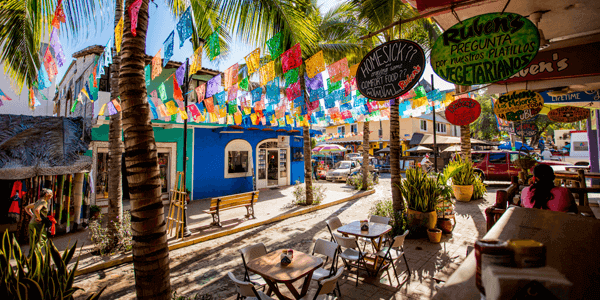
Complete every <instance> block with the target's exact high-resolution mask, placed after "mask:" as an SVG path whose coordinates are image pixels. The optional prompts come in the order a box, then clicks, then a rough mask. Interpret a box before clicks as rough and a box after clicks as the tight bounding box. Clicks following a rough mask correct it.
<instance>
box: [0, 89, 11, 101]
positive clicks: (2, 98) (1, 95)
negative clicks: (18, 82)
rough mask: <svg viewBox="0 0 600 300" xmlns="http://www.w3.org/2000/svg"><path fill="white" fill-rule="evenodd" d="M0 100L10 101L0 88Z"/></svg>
mask: <svg viewBox="0 0 600 300" xmlns="http://www.w3.org/2000/svg"><path fill="white" fill-rule="evenodd" d="M0 100H3V101H11V100H12V99H11V98H10V97H8V96H7V95H6V94H5V93H4V92H3V91H2V90H1V89H0Z"/></svg>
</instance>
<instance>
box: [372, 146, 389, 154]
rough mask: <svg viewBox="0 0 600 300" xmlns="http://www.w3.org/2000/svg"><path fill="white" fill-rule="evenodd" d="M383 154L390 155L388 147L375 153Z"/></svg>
mask: <svg viewBox="0 0 600 300" xmlns="http://www.w3.org/2000/svg"><path fill="white" fill-rule="evenodd" d="M383 153H390V147H385V148H383V149H381V150H379V151H377V152H375V154H383Z"/></svg>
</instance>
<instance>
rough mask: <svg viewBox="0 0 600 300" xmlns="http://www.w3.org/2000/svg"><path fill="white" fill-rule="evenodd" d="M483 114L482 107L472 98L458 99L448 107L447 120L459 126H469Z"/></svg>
mask: <svg viewBox="0 0 600 300" xmlns="http://www.w3.org/2000/svg"><path fill="white" fill-rule="evenodd" d="M480 114H481V105H480V104H479V102H477V101H476V100H473V99H471V98H461V99H458V100H456V101H454V102H452V103H450V105H448V106H447V107H446V120H448V122H450V123H451V124H454V125H457V126H463V125H469V124H471V123H473V122H475V120H477V118H479V115H480Z"/></svg>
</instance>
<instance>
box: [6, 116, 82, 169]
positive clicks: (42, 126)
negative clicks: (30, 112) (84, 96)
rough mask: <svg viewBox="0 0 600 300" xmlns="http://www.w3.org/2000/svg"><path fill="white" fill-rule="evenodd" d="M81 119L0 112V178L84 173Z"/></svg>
mask: <svg viewBox="0 0 600 300" xmlns="http://www.w3.org/2000/svg"><path fill="white" fill-rule="evenodd" d="M83 135H84V130H83V119H82V118H64V117H33V116H24V115H0V179H13V180H14V179H24V178H30V177H33V176H36V175H61V174H72V173H80V172H88V171H89V170H90V169H91V162H92V161H91V158H90V157H83V156H82V155H81V154H82V153H83V152H85V151H86V150H87V149H88V146H89V140H88V139H87V138H84V137H83Z"/></svg>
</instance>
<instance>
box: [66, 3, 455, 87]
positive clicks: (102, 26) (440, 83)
mask: <svg viewBox="0 0 600 300" xmlns="http://www.w3.org/2000/svg"><path fill="white" fill-rule="evenodd" d="M340 2H343V0H335V1H331V0H329V1H328V0H318V1H317V3H318V5H320V6H321V11H327V10H328V9H330V8H331V7H333V6H335V5H337V4H338V3H340ZM149 16H150V18H149V24H148V35H147V40H146V53H147V54H148V55H151V56H154V55H156V53H157V52H158V50H160V49H161V48H162V47H163V42H164V41H165V39H166V38H167V36H168V35H169V34H170V33H171V31H172V30H175V29H176V24H177V20H176V19H175V18H174V17H173V15H172V14H171V13H170V10H169V8H168V7H167V5H166V4H165V1H161V0H156V1H154V2H150V6H149ZM103 19H104V22H98V24H97V26H96V31H95V32H92V33H91V34H89V37H88V38H85V39H81V40H73V39H68V37H66V36H64V34H62V33H61V43H63V50H64V52H65V57H67V59H69V58H71V59H72V55H73V53H75V52H77V51H79V50H82V49H84V48H86V47H88V46H92V45H106V43H107V42H108V40H109V39H110V38H113V39H114V36H113V33H114V28H113V25H114V14H113V15H106V16H105V17H104V18H103ZM63 26H64V25H63ZM63 33H64V31H63ZM261 48H262V47H261ZM254 49H256V47H254V46H251V45H247V44H245V43H243V42H241V41H240V40H234V42H233V43H232V45H231V49H230V50H231V51H230V53H229V55H228V56H227V57H222V58H221V59H220V60H218V61H212V62H211V61H210V60H209V59H208V58H207V57H203V59H202V67H204V68H209V69H213V70H219V71H224V70H225V69H227V68H228V67H230V66H231V65H233V64H235V63H243V62H244V57H245V56H246V55H247V54H248V53H250V52H251V51H252V50H254ZM161 52H162V53H163V54H164V52H163V51H161ZM192 53H193V49H192V44H191V42H190V41H186V42H185V43H184V45H183V47H181V48H179V37H178V35H177V31H176V32H175V43H174V47H173V57H171V60H172V61H179V62H183V61H185V59H186V58H187V57H190V56H191V55H192ZM69 64H70V61H69V62H67V63H65V64H64V65H63V67H61V68H59V70H58V71H59V72H58V76H57V78H59V79H58V81H57V82H60V79H61V78H62V77H63V75H64V73H65V72H66V71H67V69H68V67H69ZM431 74H434V83H435V85H434V86H435V88H437V89H440V90H447V89H454V85H453V84H451V83H448V82H446V81H444V80H442V79H441V78H440V77H438V76H437V75H435V73H434V72H433V70H432V69H431V66H429V64H428V65H427V66H426V68H425V73H424V75H423V79H425V80H427V81H428V82H429V81H431Z"/></svg>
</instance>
